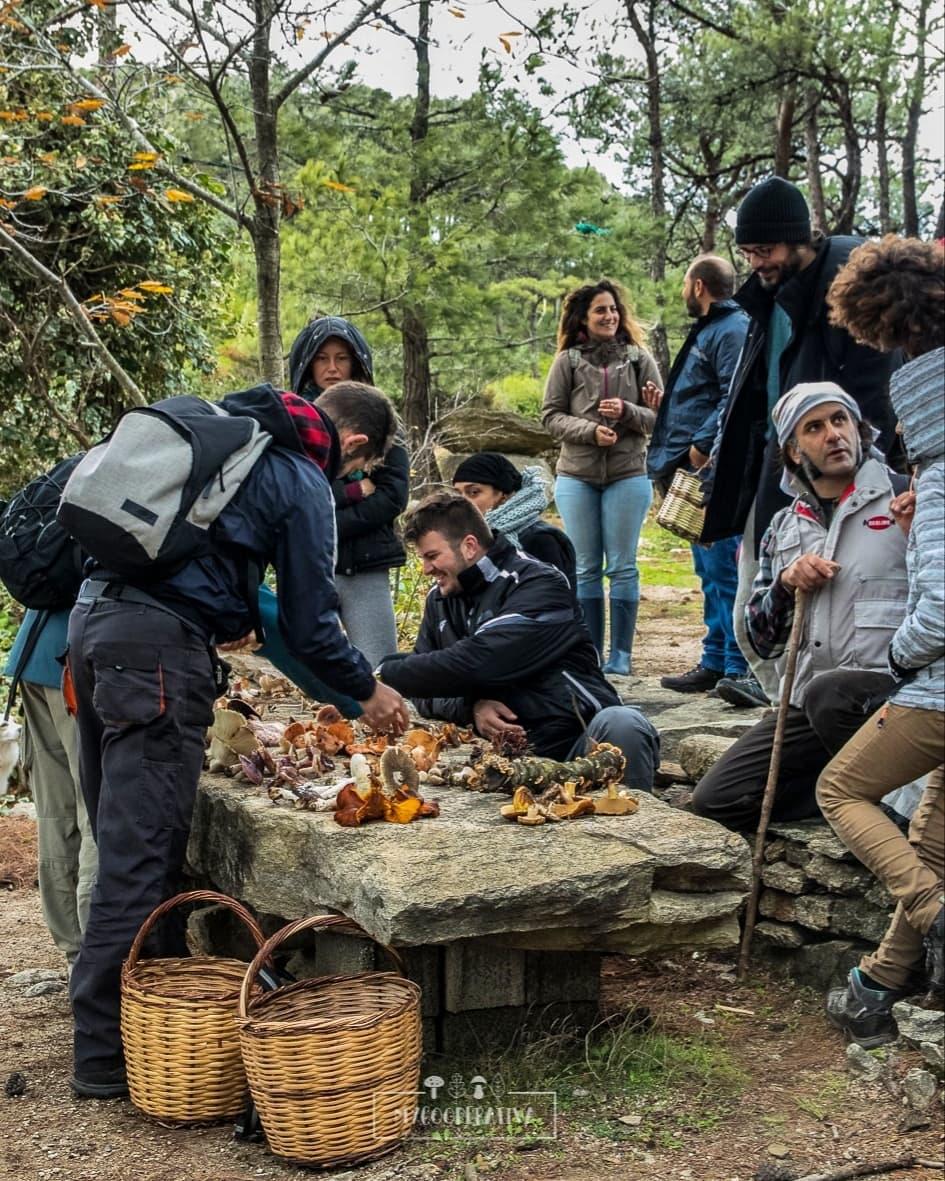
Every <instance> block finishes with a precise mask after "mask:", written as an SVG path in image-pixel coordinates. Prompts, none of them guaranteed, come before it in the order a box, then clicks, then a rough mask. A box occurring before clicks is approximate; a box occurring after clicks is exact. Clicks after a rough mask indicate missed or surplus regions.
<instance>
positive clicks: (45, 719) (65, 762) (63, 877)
mask: <svg viewBox="0 0 945 1181" xmlns="http://www.w3.org/2000/svg"><path fill="white" fill-rule="evenodd" d="M20 698H21V700H22V702H23V716H24V720H25V722H26V727H25V740H24V757H23V762H24V765H25V767H26V769H27V772H28V774H29V782H30V789H31V791H32V793H33V800H34V802H35V804H36V827H37V832H38V837H39V899H40V904H41V905H42V908H43V918H44V919H45V921H46V926H47V927H48V928H49V933H50V935H52V937H53V941H54V942H55V944H56V946H57V947H58V948H59V950H60V951H61V952H62V953H63V955H65V957H66V959H67V960H68V961H69V963H70V964H71V963H72V961H73V960H74V959H75V957H76V955H77V954H78V951H79V944H80V943H81V942H82V933H83V931H84V930H85V924H86V921H87V919H88V917H89V898H90V896H91V893H92V886H93V885H94V884H95V874H96V870H97V865H98V856H97V853H96V849H95V841H94V840H93V838H92V829H91V826H90V825H89V818H88V815H87V813H86V810H85V803H84V801H83V799H82V793H81V791H80V790H79V766H78V739H77V736H76V727H75V721H74V720H73V719H72V718H71V717H70V716H69V714H68V713H67V712H66V707H65V703H64V702H63V699H62V693H61V692H60V691H59V690H58V689H53V688H50V687H48V686H45V685H34V684H32V683H31V682H28V681H23V682H22V683H21V685H20Z"/></svg>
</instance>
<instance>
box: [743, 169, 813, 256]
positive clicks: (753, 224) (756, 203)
mask: <svg viewBox="0 0 945 1181" xmlns="http://www.w3.org/2000/svg"><path fill="white" fill-rule="evenodd" d="M735 241H736V243H737V244H738V245H739V246H742V245H744V244H745V243H757V244H758V245H762V244H764V243H775V242H809V241H810V209H808V207H807V202H806V201H805V200H804V194H803V193H802V192H801V190H800V189H799V188H798V187H797V185H792V184H791V182H790V181H789V180H785V179H784V178H783V177H780V176H769V177H768V179H767V180H763V181H761V183H760V184H757V185H755V187H754V188H753V189H750V190H749V192H748V193H747V194H746V195H745V198H744V200H743V201H742V203H741V205H739V207H738V215H737V218H736V221H735Z"/></svg>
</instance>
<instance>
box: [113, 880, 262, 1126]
mask: <svg viewBox="0 0 945 1181" xmlns="http://www.w3.org/2000/svg"><path fill="white" fill-rule="evenodd" d="M184 902H216V903H219V904H221V905H222V906H227V907H229V909H230V910H232V911H233V912H234V913H235V914H236V915H237V916H238V917H239V918H240V919H242V921H243V923H244V924H245V925H246V927H247V928H248V929H249V932H250V934H251V935H252V937H253V940H254V941H255V943H256V946H257V947H260V946H261V945H262V944H263V942H264V940H265V937H264V935H263V933H262V931H261V930H260V928H259V925H258V923H257V922H256V920H255V919H254V918H253V916H252V915H251V914H250V913H249V911H248V910H246V909H245V908H244V907H242V906H240V904H239V903H238V902H235V901H234V900H233V899H232V898H228V897H227V896H226V895H225V894H218V893H216V891H214V890H191V891H189V892H188V893H186V894H178V895H176V896H175V897H174V898H169V899H168V900H167V902H163V903H162V904H161V905H160V906H158V907H156V908H155V910H154V911H153V912H152V913H151V914H150V915H149V917H148V918H147V919H145V921H144V923H142V925H141V930H140V931H139V932H138V934H137V936H136V937H135V941H134V943H133V944H132V945H131V951H130V952H129V953H128V958H127V959H126V960H125V963H124V965H123V966H122V970H121V1040H122V1044H123V1046H124V1050H125V1064H126V1067H127V1070H128V1090H129V1093H130V1096H131V1102H132V1103H133V1104H134V1105H135V1107H137V1108H138V1109H139V1110H140V1111H143V1112H144V1113H145V1114H146V1115H150V1116H154V1117H155V1118H156V1119H159V1120H162V1121H165V1122H167V1123H175V1124H196V1123H211V1122H213V1121H216V1120H223V1119H228V1118H230V1117H232V1116H235V1115H237V1114H238V1113H239V1112H240V1111H241V1110H242V1109H243V1106H244V1103H245V1098H246V1074H245V1072H244V1070H243V1063H242V1059H241V1058H240V1046H239V1036H238V1033H237V1029H236V1016H237V1003H238V997H239V991H240V986H241V985H242V983H243V977H244V976H245V974H246V964H245V963H243V961H242V960H235V959H225V958H222V957H215V956H192V957H173V958H171V957H167V958H162V959H148V960H140V959H139V956H140V955H141V949H142V947H143V945H144V941H145V939H146V938H147V936H148V934H149V932H150V931H151V928H152V927H153V926H154V924H155V923H156V922H157V921H158V919H160V918H162V917H163V916H164V915H165V914H167V912H168V911H170V910H172V909H173V908H174V907H176V906H179V905H181V903H184Z"/></svg>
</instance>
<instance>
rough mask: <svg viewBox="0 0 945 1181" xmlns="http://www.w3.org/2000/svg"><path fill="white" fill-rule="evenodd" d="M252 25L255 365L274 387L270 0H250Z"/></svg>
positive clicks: (276, 278) (277, 334)
mask: <svg viewBox="0 0 945 1181" xmlns="http://www.w3.org/2000/svg"><path fill="white" fill-rule="evenodd" d="M254 8H255V13H256V31H255V35H254V37H253V55H252V59H251V61H250V64H249V85H250V93H251V94H252V98H253V123H254V127H255V132H256V153H257V159H258V165H257V167H258V169H259V174H258V176H257V178H256V184H255V190H254V192H253V201H254V203H255V210H256V216H255V218H254V225H253V254H254V256H255V262H256V300H257V303H258V309H257V317H258V321H259V367H260V370H261V372H262V375H263V377H264V378H265V379H266V381H270V382H272V384H273V385H274V386H276V387H277V388H280V389H281V388H282V387H283V386H284V384H285V367H284V364H283V353H282V316H281V312H280V308H279V297H280V279H281V251H280V241H279V220H280V215H281V211H282V202H281V191H280V186H279V151H278V131H277V126H276V122H277V118H278V116H277V115H276V112H275V111H274V109H273V104H272V97H271V95H270V89H269V86H270V72H271V68H272V50H271V49H270V46H269V35H270V29H271V26H272V19H273V4H272V0H255V2H254Z"/></svg>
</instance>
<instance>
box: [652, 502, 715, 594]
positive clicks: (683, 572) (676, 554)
mask: <svg viewBox="0 0 945 1181" xmlns="http://www.w3.org/2000/svg"><path fill="white" fill-rule="evenodd" d="M637 562H638V564H639V566H640V581H641V582H642V584H643V586H644V587H647V586H675V587H679V588H680V589H682V590H691V591H696V590H699V589H700V586H701V584H700V582H699V579H698V577H697V575H696V572H695V570H694V569H693V565H692V550H691V549H690V547H689V546H688V545H687V544H686V542H684V541H683V540H682V538H680V537H676V536H675V535H674V534H672V533H668V532H667V531H666V530H665V529H663V528H661V526H659V525H657V523H656V513H655V512H654V511H653V510H652V509H651V510H650V513H649V514H648V516H647V519H646V521H645V522H644V524H643V532H642V533H641V535H640V545H639V548H638V550H637Z"/></svg>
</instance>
